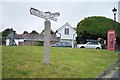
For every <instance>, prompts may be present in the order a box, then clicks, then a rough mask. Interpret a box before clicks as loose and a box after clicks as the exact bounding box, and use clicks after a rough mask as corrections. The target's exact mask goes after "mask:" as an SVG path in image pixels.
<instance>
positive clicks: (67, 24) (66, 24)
mask: <svg viewBox="0 0 120 80" xmlns="http://www.w3.org/2000/svg"><path fill="white" fill-rule="evenodd" d="M66 26H68V27H69V28H71V29H72V30H73V31H75V32H76V30H75V28H73V27H72V26H71V25H70V24H69V23H68V22H67V23H65V24H64V25H63V26H62V27H60V28H59V29H58V30H56V32H58V31H60V30H61V29H63V28H64V27H66Z"/></svg>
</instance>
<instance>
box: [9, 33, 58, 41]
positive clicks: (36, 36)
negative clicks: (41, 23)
mask: <svg viewBox="0 0 120 80" xmlns="http://www.w3.org/2000/svg"><path fill="white" fill-rule="evenodd" d="M14 38H15V39H24V40H42V41H43V40H44V35H41V34H15V37H14ZM7 39H10V35H8V36H7ZM50 40H51V41H57V40H58V38H57V36H56V34H51V35H50Z"/></svg>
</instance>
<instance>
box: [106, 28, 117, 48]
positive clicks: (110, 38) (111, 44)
mask: <svg viewBox="0 0 120 80" xmlns="http://www.w3.org/2000/svg"><path fill="white" fill-rule="evenodd" d="M115 36H116V34H115V30H109V31H108V34H107V49H108V50H115V44H116V37H115Z"/></svg>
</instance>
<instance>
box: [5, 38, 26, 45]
mask: <svg viewBox="0 0 120 80" xmlns="http://www.w3.org/2000/svg"><path fill="white" fill-rule="evenodd" d="M9 42H10V39H6V46H9ZM19 42H24V39H15V43H16V44H17V46H18V43H19Z"/></svg>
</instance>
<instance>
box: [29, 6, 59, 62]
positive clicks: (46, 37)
mask: <svg viewBox="0 0 120 80" xmlns="http://www.w3.org/2000/svg"><path fill="white" fill-rule="evenodd" d="M30 13H31V14H32V15H34V16H37V17H40V18H43V19H45V22H44V25H45V34H44V63H45V64H50V31H51V22H50V20H53V21H56V22H57V18H55V17H58V16H59V15H60V13H59V12H56V13H51V12H49V11H48V12H42V11H40V10H38V9H35V8H31V9H30Z"/></svg>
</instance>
